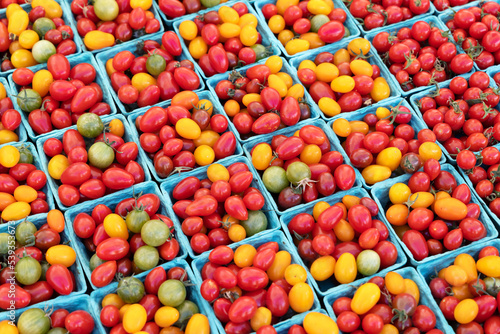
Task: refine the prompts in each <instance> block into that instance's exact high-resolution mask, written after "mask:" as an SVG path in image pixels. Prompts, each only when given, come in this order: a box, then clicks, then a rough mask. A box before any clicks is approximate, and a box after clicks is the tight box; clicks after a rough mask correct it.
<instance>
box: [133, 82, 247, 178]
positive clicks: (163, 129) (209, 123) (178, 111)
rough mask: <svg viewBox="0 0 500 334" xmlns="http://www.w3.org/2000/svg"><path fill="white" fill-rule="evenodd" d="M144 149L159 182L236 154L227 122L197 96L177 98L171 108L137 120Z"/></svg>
mask: <svg viewBox="0 0 500 334" xmlns="http://www.w3.org/2000/svg"><path fill="white" fill-rule="evenodd" d="M135 124H136V127H137V129H138V131H139V133H141V135H140V137H139V142H140V145H141V148H142V149H143V150H144V151H145V152H146V153H147V154H148V155H149V157H150V158H151V159H152V160H153V163H154V167H155V171H156V173H157V174H158V176H159V177H160V178H166V177H168V176H170V175H171V174H172V173H173V172H183V171H189V170H192V169H194V168H195V167H196V166H206V165H209V164H211V163H212V162H214V161H216V160H220V159H224V158H227V157H229V156H231V155H233V154H234V152H235V151H236V144H237V141H236V137H235V136H234V134H233V133H232V132H230V131H226V130H227V126H228V121H227V119H226V117H224V116H223V115H221V114H215V113H214V110H213V105H212V102H211V101H210V100H208V99H200V98H199V97H198V95H197V94H196V93H193V92H188V91H186V92H181V93H178V94H176V95H175V96H174V97H173V99H172V102H171V104H170V106H169V107H167V108H165V109H163V108H161V107H152V108H150V109H149V110H148V111H146V112H145V113H144V114H143V115H141V116H139V117H137V119H136V121H135Z"/></svg>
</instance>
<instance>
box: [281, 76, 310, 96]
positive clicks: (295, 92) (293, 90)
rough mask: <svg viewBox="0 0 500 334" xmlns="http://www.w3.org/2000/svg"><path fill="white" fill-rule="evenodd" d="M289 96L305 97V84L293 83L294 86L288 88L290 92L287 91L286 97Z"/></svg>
mask: <svg viewBox="0 0 500 334" xmlns="http://www.w3.org/2000/svg"><path fill="white" fill-rule="evenodd" d="M278 74H279V73H278ZM289 96H291V97H293V98H294V99H296V100H298V99H300V98H303V97H304V86H302V85H301V84H299V83H297V84H295V85H293V86H292V87H290V89H288V92H287V93H286V97H289Z"/></svg>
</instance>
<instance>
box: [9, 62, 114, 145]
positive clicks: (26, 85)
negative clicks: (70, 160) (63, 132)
mask: <svg viewBox="0 0 500 334" xmlns="http://www.w3.org/2000/svg"><path fill="white" fill-rule="evenodd" d="M96 76H97V72H96V69H95V68H94V67H93V66H92V65H91V64H88V63H80V64H77V65H75V66H73V67H71V66H70V64H69V61H68V59H67V58H66V57H65V56H63V55H60V54H56V55H52V56H50V58H49V60H48V62H47V69H43V70H38V71H37V72H36V73H33V71H31V70H30V69H27V68H22V69H21V68H20V69H16V70H15V71H14V73H13V74H12V80H13V81H14V83H15V84H16V85H17V86H18V87H20V91H19V94H18V95H17V104H18V106H19V108H20V109H21V110H22V111H23V112H26V113H29V115H28V123H29V124H30V126H31V128H32V129H33V131H34V132H35V133H36V134H37V135H40V134H44V133H47V132H50V131H52V130H53V129H63V128H67V127H69V126H71V125H73V124H76V122H77V120H78V118H79V117H80V116H81V115H83V114H84V113H92V114H95V115H98V116H103V115H107V114H109V113H110V112H111V107H110V106H109V104H108V103H106V102H103V89H102V88H101V86H99V85H98V84H97V83H96V82H95V79H96Z"/></svg>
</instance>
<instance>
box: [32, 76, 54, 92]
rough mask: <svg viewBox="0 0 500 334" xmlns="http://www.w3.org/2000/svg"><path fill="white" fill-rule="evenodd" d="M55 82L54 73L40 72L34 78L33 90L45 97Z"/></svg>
mask: <svg viewBox="0 0 500 334" xmlns="http://www.w3.org/2000/svg"><path fill="white" fill-rule="evenodd" d="M53 81H54V77H53V76H52V73H50V72H49V71H47V70H38V71H37V72H36V73H35V75H34V76H33V89H34V90H36V91H37V92H38V94H40V96H41V97H44V96H45V95H47V94H48V93H49V88H50V84H51V83H52V82H53Z"/></svg>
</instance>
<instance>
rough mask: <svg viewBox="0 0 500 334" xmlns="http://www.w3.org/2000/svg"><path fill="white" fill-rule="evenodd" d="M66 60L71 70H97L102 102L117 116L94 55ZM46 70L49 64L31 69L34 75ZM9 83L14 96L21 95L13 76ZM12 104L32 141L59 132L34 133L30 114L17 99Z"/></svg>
mask: <svg viewBox="0 0 500 334" xmlns="http://www.w3.org/2000/svg"><path fill="white" fill-rule="evenodd" d="M66 58H68V61H69V64H70V66H71V68H73V67H74V66H76V65H78V64H81V63H87V64H90V65H92V67H94V68H95V70H96V78H95V80H94V81H95V82H96V83H97V84H98V85H99V86H100V87H101V89H102V102H106V103H107V104H109V106H110V108H111V111H110V115H113V114H116V107H115V104H114V103H113V99H112V98H111V96H110V95H109V91H108V88H107V87H106V84H105V81H104V79H103V76H102V74H101V73H100V72H99V70H98V68H97V63H96V61H95V59H94V57H93V56H92V54H90V53H87V52H86V53H83V54H80V55H74V56H68V57H66ZM45 69H47V64H40V65H36V66H34V67H31V70H32V71H33V72H34V73H36V72H37V71H39V70H45ZM9 83H10V87H11V90H12V95H17V94H19V87H18V86H17V85H16V84H15V83H14V80H13V79H12V74H11V75H9ZM12 104H13V105H14V109H16V110H17V111H19V112H20V113H21V119H22V123H23V125H24V127H25V128H26V131H27V132H28V137H29V139H30V140H32V141H36V140H37V139H38V138H40V137H43V136H51V135H53V134H54V133H55V132H56V131H57V129H55V130H52V131H50V132H48V133H43V134H36V133H35V131H33V129H32V128H31V125H30V123H29V122H28V115H29V113H25V112H24V111H22V110H21V108H20V107H19V105H18V104H17V99H16V98H13V99H12ZM67 129H70V128H66V129H62V130H61V131H65V130H67Z"/></svg>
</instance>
